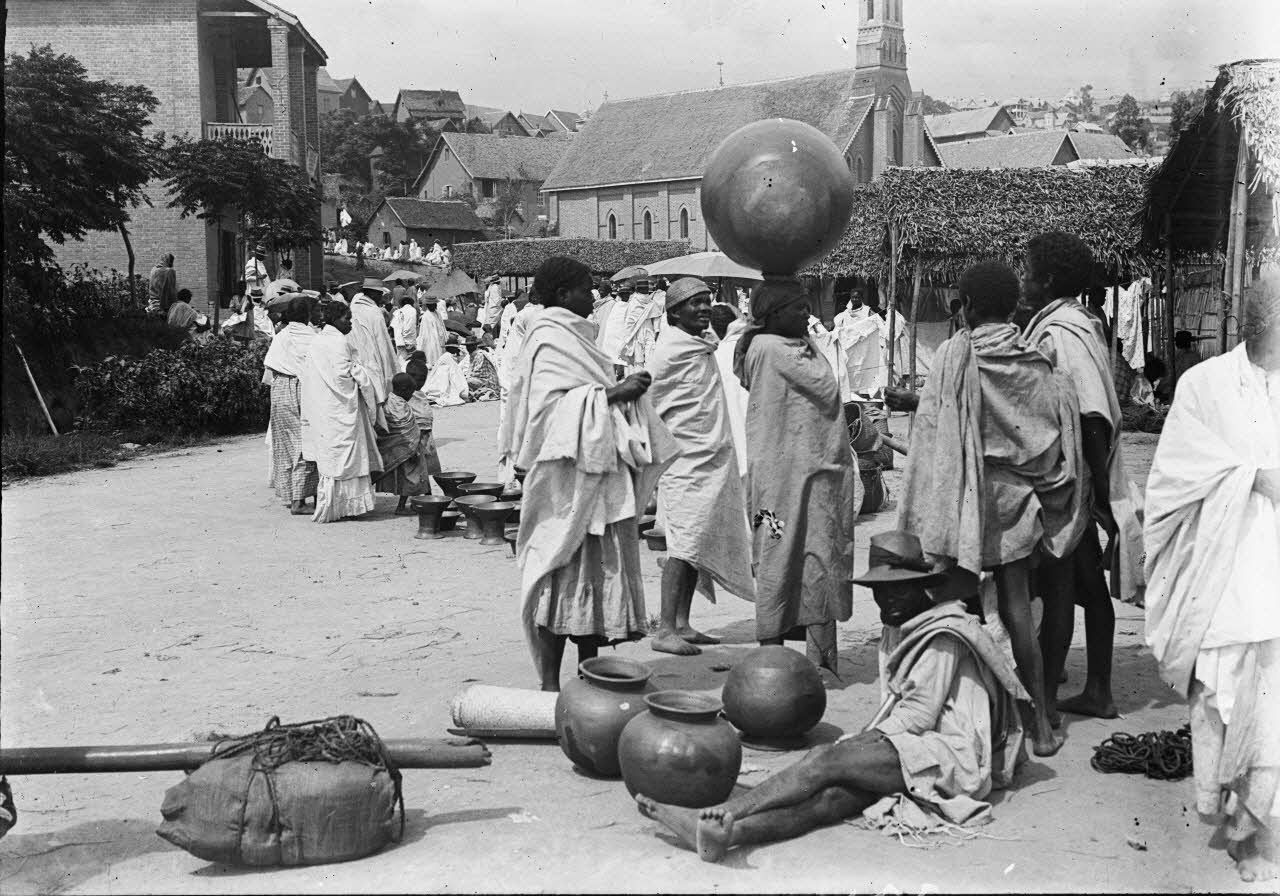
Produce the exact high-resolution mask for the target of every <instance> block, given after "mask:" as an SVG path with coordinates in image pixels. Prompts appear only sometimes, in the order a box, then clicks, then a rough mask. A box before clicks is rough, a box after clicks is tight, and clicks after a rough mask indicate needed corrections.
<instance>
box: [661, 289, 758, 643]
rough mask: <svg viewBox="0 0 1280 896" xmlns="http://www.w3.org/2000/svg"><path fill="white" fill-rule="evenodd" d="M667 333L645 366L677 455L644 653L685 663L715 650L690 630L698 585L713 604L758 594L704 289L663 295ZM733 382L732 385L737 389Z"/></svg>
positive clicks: (667, 486) (665, 490) (665, 489)
mask: <svg viewBox="0 0 1280 896" xmlns="http://www.w3.org/2000/svg"><path fill="white" fill-rule="evenodd" d="M666 314H667V323H668V325H669V326H668V327H667V328H666V329H665V330H663V331H662V333H661V334H660V335H659V336H658V344H657V346H656V348H655V349H654V354H653V357H652V358H651V359H650V361H649V372H650V373H652V374H653V385H652V386H651V387H650V389H649V396H650V398H651V399H652V400H653V406H654V409H655V410H656V411H657V412H658V414H659V415H660V416H661V417H662V422H663V423H665V424H666V425H667V428H668V429H669V430H671V435H672V436H673V437H674V438H675V440H676V444H677V445H678V446H679V449H680V454H679V455H678V456H677V457H676V459H675V460H674V461H672V463H671V466H670V467H668V468H667V471H666V472H665V473H663V474H662V478H661V479H660V480H659V481H658V520H659V523H660V524H661V525H662V526H663V528H664V530H665V531H666V534H667V563H666V566H665V567H663V570H662V615H661V619H662V622H661V626H660V627H659V629H658V633H657V635H655V636H654V639H653V641H652V643H651V644H650V646H651V647H652V648H653V649H654V650H657V651H661V652H662V653H674V654H678V655H681V656H691V655H693V654H697V653H700V652H701V651H700V650H699V649H698V647H697V646H695V645H698V644H718V643H720V642H719V641H717V640H716V639H715V638H712V637H709V636H707V635H704V634H702V633H701V632H699V631H696V630H695V629H694V628H693V626H691V625H690V624H689V608H690V605H691V604H692V603H693V592H694V589H695V588H697V589H698V590H699V591H701V592H702V593H703V594H705V595H706V596H707V597H708V598H709V599H710V600H713V601H714V600H715V585H717V584H718V585H719V586H720V587H721V588H724V589H725V590H727V591H730V592H732V593H733V594H736V595H738V596H739V597H742V598H744V599H746V600H752V599H754V597H755V582H754V581H753V580H752V578H751V566H750V564H749V562H748V560H747V558H748V557H749V556H750V554H751V539H750V536H749V535H748V532H747V517H746V503H745V499H744V496H743V493H742V477H741V474H740V472H739V470H738V458H737V452H736V451H735V450H734V443H733V434H732V432H731V431H730V429H729V417H728V411H727V408H726V406H725V392H724V387H723V385H722V384H721V382H720V371H719V369H718V368H717V366H716V361H715V346H714V345H712V344H711V343H710V342H708V341H707V340H706V339H704V338H702V334H703V333H705V332H706V330H707V327H708V326H710V323H711V290H710V288H709V287H708V286H707V285H706V284H705V283H703V282H702V281H701V280H698V279H696V278H694V277H684V278H682V279H680V280H677V281H676V282H675V283H673V284H671V288H670V290H668V291H667V299H666ZM734 385H735V386H736V385H737V384H736V383H735V384H734Z"/></svg>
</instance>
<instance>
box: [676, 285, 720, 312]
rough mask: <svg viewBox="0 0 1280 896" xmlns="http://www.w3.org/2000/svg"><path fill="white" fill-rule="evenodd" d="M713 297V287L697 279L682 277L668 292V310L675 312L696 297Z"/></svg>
mask: <svg viewBox="0 0 1280 896" xmlns="http://www.w3.org/2000/svg"><path fill="white" fill-rule="evenodd" d="M703 295H706V296H709V295H711V287H709V286H707V284H705V283H703V282H702V281H701V280H699V279H698V278H697V277H681V278H680V279H679V280H677V281H676V282H675V283H672V284H671V288H670V289H668V290H667V310H668V311H673V310H675V309H676V308H677V307H679V306H680V305H683V304H684V303H685V302H687V301H689V300H690V299H692V298H694V297H695V296H703Z"/></svg>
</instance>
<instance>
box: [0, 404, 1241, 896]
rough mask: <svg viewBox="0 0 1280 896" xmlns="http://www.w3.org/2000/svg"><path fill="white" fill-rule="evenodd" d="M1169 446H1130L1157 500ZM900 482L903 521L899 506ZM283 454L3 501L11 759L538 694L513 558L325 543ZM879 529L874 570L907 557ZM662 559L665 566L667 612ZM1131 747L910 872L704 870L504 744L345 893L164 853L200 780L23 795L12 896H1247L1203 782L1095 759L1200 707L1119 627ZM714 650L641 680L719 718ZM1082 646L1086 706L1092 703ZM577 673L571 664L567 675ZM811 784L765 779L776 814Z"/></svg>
mask: <svg viewBox="0 0 1280 896" xmlns="http://www.w3.org/2000/svg"><path fill="white" fill-rule="evenodd" d="M497 412H498V409H497V406H496V405H495V404H482V405H469V406H464V407H459V408H448V409H443V410H441V411H439V412H438V414H437V418H436V419H437V432H438V434H439V436H438V438H439V447H440V453H441V456H442V459H443V460H444V463H445V465H446V467H451V468H454V469H468V470H474V471H477V472H479V473H481V474H482V475H486V476H487V475H490V474H492V473H493V472H494V471H495V469H496V458H495V457H494V452H493V449H492V445H493V432H494V429H495V426H496V422H497ZM1153 448H1154V437H1152V436H1136V437H1134V438H1133V439H1131V440H1128V441H1127V442H1126V455H1127V460H1128V463H1129V469H1130V472H1131V474H1132V475H1133V476H1134V478H1143V477H1145V472H1146V468H1147V466H1148V464H1149V463H1150V457H1151V452H1152V450H1153ZM898 475H899V474H891V476H890V489H891V491H892V490H893V489H894V488H895V487H896V485H897V484H898V482H899V479H898ZM266 476H267V462H266V453H265V449H264V446H263V443H262V439H261V438H257V437H255V438H242V439H235V440H228V441H223V442H220V443H218V444H215V445H210V446H206V447H201V448H197V449H190V450H184V451H179V452H174V453H170V454H165V455H157V456H151V457H143V458H138V459H136V460H132V461H128V462H125V463H123V464H121V465H120V466H119V467H117V468H114V469H109V470H92V471H86V472H82V473H75V474H69V475H65V476H58V477H52V478H48V479H43V480H38V481H31V482H25V483H20V484H18V485H15V486H12V487H10V488H8V489H6V490H5V492H4V495H3V502H4V508H3V509H4V516H3V562H4V577H3V603H2V604H0V618H2V621H3V633H2V638H0V647H2V649H3V665H2V668H0V671H2V672H3V710H2V714H0V723H2V725H3V728H2V729H0V731H2V735H3V743H4V745H5V746H6V747H12V746H47V745H68V744H109V743H154V742H165V741H183V740H189V739H193V738H197V737H204V736H207V735H208V734H209V733H210V732H226V733H243V732H246V731H249V730H253V729H255V728H258V727H261V726H262V725H263V724H264V723H265V722H266V721H267V719H268V718H269V717H270V716H272V715H279V716H280V717H281V718H282V719H283V720H285V721H301V720H304V719H313V718H318V717H322V716H327V715H332V714H336V713H353V714H355V715H358V716H361V717H363V718H366V719H368V720H369V721H371V722H372V723H373V724H374V725H375V726H376V727H377V729H378V730H379V732H380V733H382V734H383V735H384V736H387V737H408V736H443V735H445V728H446V727H447V726H449V725H450V724H451V720H450V717H449V699H450V698H451V697H452V696H453V695H454V694H456V693H457V692H458V691H460V690H462V689H463V688H465V687H466V686H467V685H468V684H469V683H472V682H484V683H490V684H501V685H509V686H521V687H532V686H535V685H536V678H535V675H534V670H533V668H532V664H531V662H530V660H529V657H528V655H527V652H526V650H525V647H524V644H523V641H522V639H521V635H520V630H519V625H518V620H517V584H518V570H517V568H516V564H515V563H514V561H513V560H512V558H511V556H510V553H509V552H508V550H507V548H506V547H500V548H499V547H495V548H486V547H481V546H480V545H479V544H478V543H477V542H471V541H464V540H462V539H461V538H460V537H455V538H449V539H445V540H441V541H418V540H415V539H414V537H413V535H414V531H415V529H416V521H415V520H414V519H413V518H406V517H396V516H394V515H393V514H392V512H391V511H392V509H393V507H394V504H395V499H394V498H392V497H389V496H382V497H381V498H380V499H379V505H378V510H377V512H376V513H373V514H371V515H369V516H368V517H365V518H362V519H359V520H353V521H347V522H342V523H338V524H333V525H327V526H320V525H316V524H314V523H311V522H310V521H309V519H308V518H305V517H291V516H290V515H289V514H288V513H287V512H286V511H285V509H284V508H282V507H281V506H279V505H278V504H277V503H276V502H275V500H274V495H273V494H272V493H271V492H270V491H269V490H268V489H267V488H266ZM895 516H896V514H895V512H894V511H892V510H888V511H886V512H882V513H880V514H878V515H877V516H875V517H873V518H864V520H863V525H861V526H860V529H859V532H858V536H857V542H858V548H859V568H863V567H865V564H866V548H867V537H868V536H869V534H870V533H873V532H875V531H879V530H881V529H885V528H889V527H890V526H891V525H892V522H893V520H894V518H895ZM658 556H659V555H657V554H654V553H651V552H648V551H643V550H642V557H643V563H644V567H645V572H646V585H647V593H648V597H649V602H650V603H649V606H650V612H651V613H654V612H656V610H657V602H658V567H657V563H656V560H657V557H658ZM1117 615H1118V624H1117V637H1116V650H1115V655H1116V669H1115V680H1116V683H1117V693H1116V698H1117V700H1118V702H1119V704H1120V708H1121V712H1122V713H1123V716H1122V718H1121V719H1119V720H1116V721H1114V722H1102V721H1098V720H1093V719H1082V718H1075V717H1068V720H1067V723H1066V724H1067V736H1068V740H1067V744H1066V746H1065V748H1064V749H1063V750H1062V752H1061V753H1060V754H1059V755H1058V756H1057V757H1054V758H1052V759H1050V760H1033V761H1031V762H1030V763H1028V764H1027V765H1026V766H1025V767H1024V768H1023V769H1022V770H1021V771H1020V773H1019V775H1018V778H1017V781H1016V787H1015V788H1014V789H1012V790H1010V791H1007V792H1005V793H1003V794H998V795H997V796H996V797H995V808H994V821H993V823H992V824H990V825H988V826H986V827H985V828H982V829H980V831H979V833H978V835H977V836H976V837H975V838H974V839H972V840H970V841H968V842H965V843H951V842H947V843H941V842H940V843H937V844H934V845H933V846H932V847H931V848H914V847H911V846H908V845H905V844H902V843H899V842H897V841H896V840H894V839H891V838H887V837H885V836H883V835H881V834H878V833H872V832H868V831H864V830H861V829H858V828H855V827H853V826H850V825H840V826H836V827H832V828H828V829H825V830H822V831H818V832H815V833H813V834H811V835H809V836H807V837H804V838H802V839H799V840H795V841H792V842H789V843H783V844H776V845H770V846H763V847H753V848H747V849H741V850H737V851H735V852H734V853H732V854H731V855H730V857H729V859H728V861H726V862H725V863H724V864H722V865H719V866H714V865H709V864H705V863H703V862H701V861H699V860H698V858H697V856H696V855H695V854H693V853H690V852H686V851H684V850H682V849H679V848H677V847H676V846H675V845H673V844H672V842H671V841H670V840H668V839H666V838H665V837H664V836H661V835H660V834H659V832H658V830H657V828H656V826H655V825H654V824H653V823H651V822H649V821H647V820H646V819H644V818H643V817H641V816H640V815H639V814H638V813H637V811H636V809H635V807H634V805H633V804H632V802H631V800H630V799H629V798H628V796H627V793H626V790H625V788H624V787H623V786H622V784H621V783H620V782H617V781H607V780H601V779H595V778H591V777H588V776H586V775H584V774H581V773H579V772H577V771H575V770H574V769H573V768H572V766H571V765H570V763H569V762H568V761H567V760H566V759H565V757H564V756H563V755H562V754H561V752H560V750H559V748H558V747H557V746H556V745H555V744H554V743H518V742H498V743H494V744H492V745H491V747H492V750H493V764H492V766H490V767H488V768H483V769H466V770H450V771H408V772H406V773H405V778H404V790H405V799H406V804H407V807H408V825H407V829H406V834H405V838H404V841H403V842H402V843H401V844H399V845H397V846H394V847H391V848H388V849H386V850H384V851H383V852H381V853H379V854H377V855H375V856H372V857H369V858H366V859H364V860H361V861H356V862H351V863H347V864H342V865H330V866H321V867H314V868H302V869H285V870H269V871H256V872H254V871H244V870H239V869H233V868H227V867H221V866H217V865H211V864H209V863H208V862H205V861H202V860H200V859H197V858H195V857H193V856H191V855H189V854H187V853H185V852H183V851H181V850H179V849H177V848H175V847H172V846H170V845H169V844H168V843H166V842H165V841H163V840H161V839H160V838H159V837H157V836H156V835H155V833H154V831H155V828H156V826H157V825H158V823H159V822H160V820H161V818H160V811H159V810H160V804H161V801H162V799H163V796H164V792H165V789H166V788H168V787H169V786H171V785H173V784H175V783H177V782H178V781H179V780H180V779H181V774H180V773H177V772H163V773H153V774H132V775H119V774H117V775H96V776H93V775H64V776H57V777H24V778H16V779H13V781H12V783H13V785H14V789H15V791H16V794H17V800H18V808H19V813H20V814H19V823H18V826H17V827H16V828H15V829H14V830H13V831H12V832H11V833H10V834H9V835H8V836H7V837H6V838H4V839H3V840H0V891H3V892H4V893H6V894H22V893H37V892H38V893H50V892H93V893H104V892H152V893H161V892H170V893H258V892H330V891H332V892H353V891H360V892H384V891H385V892H395V891H424V892H425V891H433V892H434V891H451V892H454V891H464V892H465V891H477V890H482V891H530V890H534V891H546V890H553V891H588V892H589V891H615V892H616V891H648V892H673V891H674V892H679V891H698V892H715V891H762V892H784V891H806V890H814V891H824V892H845V893H850V892H938V891H953V890H963V891H970V892H979V891H1010V892H1012V891H1019V892H1021V891H1056V890H1111V891H1146V890H1233V891H1234V890H1241V889H1242V886H1241V884H1240V882H1239V881H1238V880H1237V878H1236V877H1235V874H1234V873H1233V870H1232V866H1231V863H1230V861H1229V860H1228V858H1227V856H1226V854H1225V852H1224V851H1223V850H1222V848H1221V844H1213V845H1210V844H1209V834H1210V831H1209V829H1208V828H1207V827H1205V826H1204V825H1202V824H1201V823H1199V822H1198V821H1197V819H1196V816H1195V813H1194V810H1193V808H1192V785H1191V782H1190V781H1189V780H1187V781H1182V782H1177V783H1168V782H1156V781H1152V780H1147V779H1144V778H1141V777H1137V778H1135V777H1131V776H1122V775H1110V776H1108V775H1102V774H1099V773H1097V772H1094V771H1093V770H1092V769H1091V768H1090V767H1089V758H1090V756H1091V755H1092V750H1091V748H1092V747H1093V746H1094V745H1095V744H1097V743H1099V742H1100V741H1101V740H1103V738H1105V737H1107V736H1108V735H1109V734H1111V733H1113V732H1115V731H1129V732H1133V733H1136V732H1141V731H1149V730H1160V729H1175V728H1178V727H1179V726H1181V725H1182V724H1183V722H1184V720H1185V718H1186V710H1185V708H1184V706H1183V705H1182V704H1181V703H1180V702H1179V701H1178V700H1177V699H1176V697H1175V695H1174V694H1173V693H1172V692H1170V691H1169V690H1168V689H1167V688H1165V687H1164V686H1163V685H1162V684H1161V683H1160V682H1159V680H1158V678H1157V676H1156V672H1155V667H1154V664H1153V662H1152V660H1151V657H1150V655H1149V654H1148V652H1147V651H1146V650H1145V648H1144V647H1143V645H1142V612H1141V610H1138V609H1135V608H1133V607H1128V606H1123V607H1119V608H1118V612H1117ZM695 622H696V623H698V624H700V625H701V626H702V627H703V628H704V629H705V630H707V631H710V632H711V633H713V634H716V635H719V636H721V637H723V638H724V639H725V644H724V646H722V647H719V648H713V649H710V650H708V651H706V652H705V653H704V654H703V655H702V656H700V657H691V658H675V657H669V656H664V655H659V654H655V653H653V652H652V651H651V650H649V648H648V646H647V644H646V643H645V642H641V643H639V644H632V645H626V646H625V647H623V648H620V649H619V652H620V653H622V654H625V655H627V656H631V657H634V658H636V659H638V660H640V661H642V662H644V663H647V664H649V665H650V666H651V667H652V668H653V671H654V675H655V680H656V682H657V683H658V684H660V685H661V686H662V687H669V688H674V687H679V688H688V689H702V690H710V691H715V690H718V688H719V687H720V686H721V685H722V683H723V680H724V677H725V673H723V672H716V671H713V670H712V668H711V667H712V666H716V665H720V664H731V663H733V662H734V661H735V659H736V658H738V657H740V656H742V655H743V654H744V653H745V652H746V651H747V650H749V649H750V648H751V646H752V644H751V636H752V632H753V615H752V607H751V605H750V604H747V603H744V602H742V601H740V600H737V599H736V598H733V597H728V596H726V597H723V598H722V599H721V601H720V603H719V604H718V605H717V606H714V607H713V606H710V605H708V604H707V603H706V602H704V601H702V600H701V599H699V601H698V602H697V603H696V604H695ZM878 634H879V623H878V620H877V616H876V610H875V606H874V604H873V602H872V600H871V597H870V594H869V593H867V592H865V591H862V590H861V589H859V591H858V592H857V594H856V599H855V609H854V616H853V619H852V620H851V621H850V622H848V623H846V624H844V625H842V626H841V630H840V638H841V651H842V652H841V663H842V668H843V676H844V680H843V681H840V680H837V679H835V678H828V683H829V687H830V691H829V697H830V700H829V706H828V710H827V715H826V717H825V720H824V723H823V726H822V728H821V734H822V736H823V737H824V738H828V739H829V738H833V737H835V736H837V735H838V734H840V733H842V732H846V731H856V730H858V729H859V728H860V727H861V726H862V725H863V724H865V722H866V721H867V720H868V719H869V717H870V716H871V714H872V713H873V711H874V709H875V707H876V702H877V700H876V694H877V690H876V683H875V676H876V656H875V649H876V648H875V639H876V638H877V637H878ZM1083 666H1084V656H1083V635H1082V633H1081V632H1079V631H1077V635H1076V645H1075V647H1074V648H1073V650H1072V655H1071V659H1070V663H1069V666H1068V673H1069V676H1070V683H1069V684H1068V685H1066V686H1065V693H1074V688H1075V687H1077V686H1078V685H1079V683H1080V682H1081V681H1082V680H1083ZM569 667H570V663H568V662H567V663H566V670H568V669H569ZM795 758H796V756H795V755H794V754H791V755H788V754H772V753H759V752H752V751H748V752H747V753H746V754H745V757H744V765H743V771H742V776H741V779H740V783H741V784H742V785H744V786H750V785H752V784H754V783H756V782H758V781H760V780H761V779H762V778H763V776H764V775H765V774H767V773H768V772H769V771H770V770H773V769H776V768H779V767H781V766H783V765H785V764H788V763H790V762H792V761H794V759H795Z"/></svg>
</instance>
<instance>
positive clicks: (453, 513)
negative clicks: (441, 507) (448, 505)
mask: <svg viewBox="0 0 1280 896" xmlns="http://www.w3.org/2000/svg"><path fill="white" fill-rule="evenodd" d="M461 518H462V512H461V511H459V510H446V511H445V512H444V513H442V514H440V531H441V532H455V531H457V529H458V520H460V519H461Z"/></svg>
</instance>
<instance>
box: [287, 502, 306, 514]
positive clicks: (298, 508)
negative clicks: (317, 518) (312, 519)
mask: <svg viewBox="0 0 1280 896" xmlns="http://www.w3.org/2000/svg"><path fill="white" fill-rule="evenodd" d="M289 512H290V513H292V514H293V515H294V516H302V515H303V514H306V513H310V511H309V510H307V505H306V502H305V501H294V502H293V503H292V504H291V505H289Z"/></svg>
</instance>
